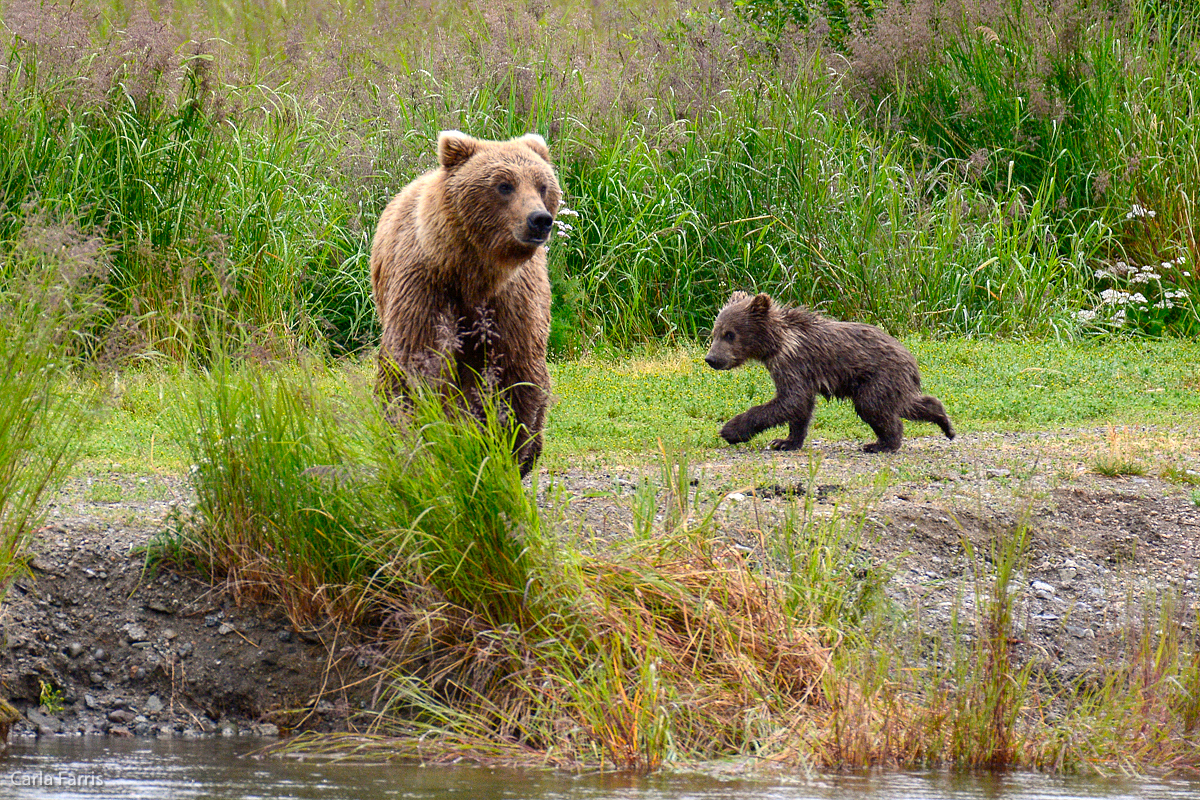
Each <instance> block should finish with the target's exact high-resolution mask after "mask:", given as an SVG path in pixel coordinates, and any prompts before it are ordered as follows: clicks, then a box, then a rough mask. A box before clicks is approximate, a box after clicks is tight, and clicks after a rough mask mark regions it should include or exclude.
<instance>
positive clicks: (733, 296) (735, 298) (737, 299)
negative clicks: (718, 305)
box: [725, 292, 750, 306]
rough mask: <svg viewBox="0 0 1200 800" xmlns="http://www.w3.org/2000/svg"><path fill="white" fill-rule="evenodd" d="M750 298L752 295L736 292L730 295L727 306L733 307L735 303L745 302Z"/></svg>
mask: <svg viewBox="0 0 1200 800" xmlns="http://www.w3.org/2000/svg"><path fill="white" fill-rule="evenodd" d="M749 296H750V295H748V294H746V293H745V292H734V293H733V294H731V295H729V302H728V303H726V304H725V305H727V306H728V305H732V304H734V303H737V302H740V301H742V300H745V299H746V298H747V297H749Z"/></svg>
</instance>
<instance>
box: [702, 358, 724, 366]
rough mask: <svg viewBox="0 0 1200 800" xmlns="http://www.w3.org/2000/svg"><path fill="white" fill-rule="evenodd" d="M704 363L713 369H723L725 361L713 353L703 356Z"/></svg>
mask: <svg viewBox="0 0 1200 800" xmlns="http://www.w3.org/2000/svg"><path fill="white" fill-rule="evenodd" d="M704 363H705V364H708V365H709V366H710V367H712V368H713V369H725V362H724V361H722V360H721V359H720V358H718V357H716V356H714V355H707V356H705V357H704Z"/></svg>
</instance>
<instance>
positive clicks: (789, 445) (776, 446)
mask: <svg viewBox="0 0 1200 800" xmlns="http://www.w3.org/2000/svg"><path fill="white" fill-rule="evenodd" d="M767 446H768V447H770V448H771V449H772V450H799V449H800V448H801V447H803V446H804V442H797V441H795V440H794V439H775V440H774V441H772V442H771V443H770V444H769V445H767Z"/></svg>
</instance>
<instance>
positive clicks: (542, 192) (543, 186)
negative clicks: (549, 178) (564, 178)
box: [538, 183, 546, 197]
mask: <svg viewBox="0 0 1200 800" xmlns="http://www.w3.org/2000/svg"><path fill="white" fill-rule="evenodd" d="M538 194H540V195H541V196H542V197H545V196H546V184H544V183H543V184H541V185H540V186H538Z"/></svg>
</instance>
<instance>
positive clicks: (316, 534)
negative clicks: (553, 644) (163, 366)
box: [177, 362, 545, 625]
mask: <svg viewBox="0 0 1200 800" xmlns="http://www.w3.org/2000/svg"><path fill="white" fill-rule="evenodd" d="M361 388H362V387H360V389H361ZM194 403H195V405H194V406H193V408H191V409H190V410H189V412H188V413H187V414H184V415H181V416H180V417H179V418H178V420H177V422H178V425H179V428H178V433H179V438H180V440H181V441H183V442H185V443H186V446H187V447H188V449H189V450H190V452H191V456H192V459H193V467H192V482H193V485H194V486H195V490H196V494H197V504H196V509H195V514H196V520H195V523H194V524H193V525H189V526H185V527H183V529H182V535H183V537H184V539H183V542H184V544H183V546H184V547H185V548H187V549H188V550H190V551H191V552H193V553H195V554H197V557H198V558H199V559H200V563H201V565H202V566H203V567H204V568H205V569H206V570H208V571H210V572H213V573H217V574H222V575H224V576H226V578H227V580H228V582H229V583H230V585H231V586H233V587H234V588H235V589H236V590H238V591H239V592H245V593H246V594H247V596H251V597H263V596H266V597H270V598H272V599H274V600H277V601H284V602H285V603H286V604H287V605H288V606H289V607H290V608H291V609H292V613H293V615H294V616H295V618H296V620H297V622H299V623H304V624H308V623H314V622H316V621H319V620H321V619H325V618H327V617H328V616H329V615H331V614H332V615H341V616H343V617H344V618H345V619H346V620H347V621H350V622H368V623H374V624H378V623H379V621H380V614H381V613H382V611H381V608H380V606H379V603H381V602H385V601H386V600H388V599H390V598H394V597H401V596H404V595H405V594H407V593H411V592H414V591H433V592H436V593H437V594H439V595H440V596H441V597H444V598H445V599H446V600H447V601H448V602H451V603H454V604H456V605H458V606H462V607H467V608H471V609H474V610H476V613H482V614H484V615H485V616H486V618H487V619H488V620H489V621H490V622H491V623H492V624H496V625H502V624H509V623H515V622H519V621H528V617H529V615H530V613H531V612H529V611H528V610H526V608H525V604H524V600H523V591H524V590H525V589H526V588H527V584H528V583H529V581H530V580H532V579H533V577H534V576H533V574H532V572H531V567H530V559H531V558H532V557H533V556H532V555H531V553H534V552H536V551H538V550H539V549H540V548H543V547H544V546H545V545H544V543H543V542H542V535H541V529H540V520H539V518H538V515H537V513H536V507H535V505H534V501H533V498H532V497H531V496H530V495H529V493H528V492H527V491H526V489H525V488H524V487H523V486H522V484H521V480H520V475H519V474H518V473H515V472H514V467H513V463H512V458H511V449H510V450H508V451H504V450H502V449H500V448H502V447H503V446H509V447H510V448H511V444H512V438H513V436H515V434H514V433H512V432H511V431H503V430H501V429H500V427H499V423H498V422H497V421H496V420H495V419H489V420H488V422H487V423H485V427H484V428H483V429H482V430H480V429H478V428H476V427H475V426H472V425H464V424H462V423H460V422H458V421H454V420H448V419H446V418H445V417H444V416H443V415H442V414H441V413H440V406H439V405H438V404H437V403H436V401H435V400H428V399H424V400H422V401H421V402H420V403H418V407H419V409H420V411H419V413H418V414H417V416H416V417H415V418H414V419H413V420H412V421H411V422H412V426H413V427H414V430H413V431H410V432H408V435H403V434H397V433H396V432H395V431H393V430H392V429H391V428H390V426H388V424H387V423H386V422H385V420H384V418H383V414H382V411H381V410H380V409H379V408H378V405H377V403H375V401H374V398H373V397H371V395H370V393H369V391H365V390H364V391H362V392H361V394H359V395H357V396H356V395H353V394H351V395H349V396H347V397H345V398H343V399H342V400H341V401H340V402H335V401H334V400H333V399H331V398H329V397H326V396H322V395H321V394H319V393H317V392H316V391H314V389H313V384H312V382H311V379H310V378H309V377H307V376H305V375H304V374H303V373H296V372H295V371H290V372H289V371H287V370H282V369H281V371H279V372H271V371H259V370H256V369H252V368H248V369H241V370H238V369H235V368H234V367H233V366H232V365H230V364H229V363H227V362H222V363H221V364H220V365H219V366H218V367H216V368H214V371H213V372H212V373H211V375H210V377H209V378H208V380H207V381H206V382H205V383H204V384H202V385H201V386H200V387H199V388H198V389H197V390H196V394H195V396H194Z"/></svg>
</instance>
